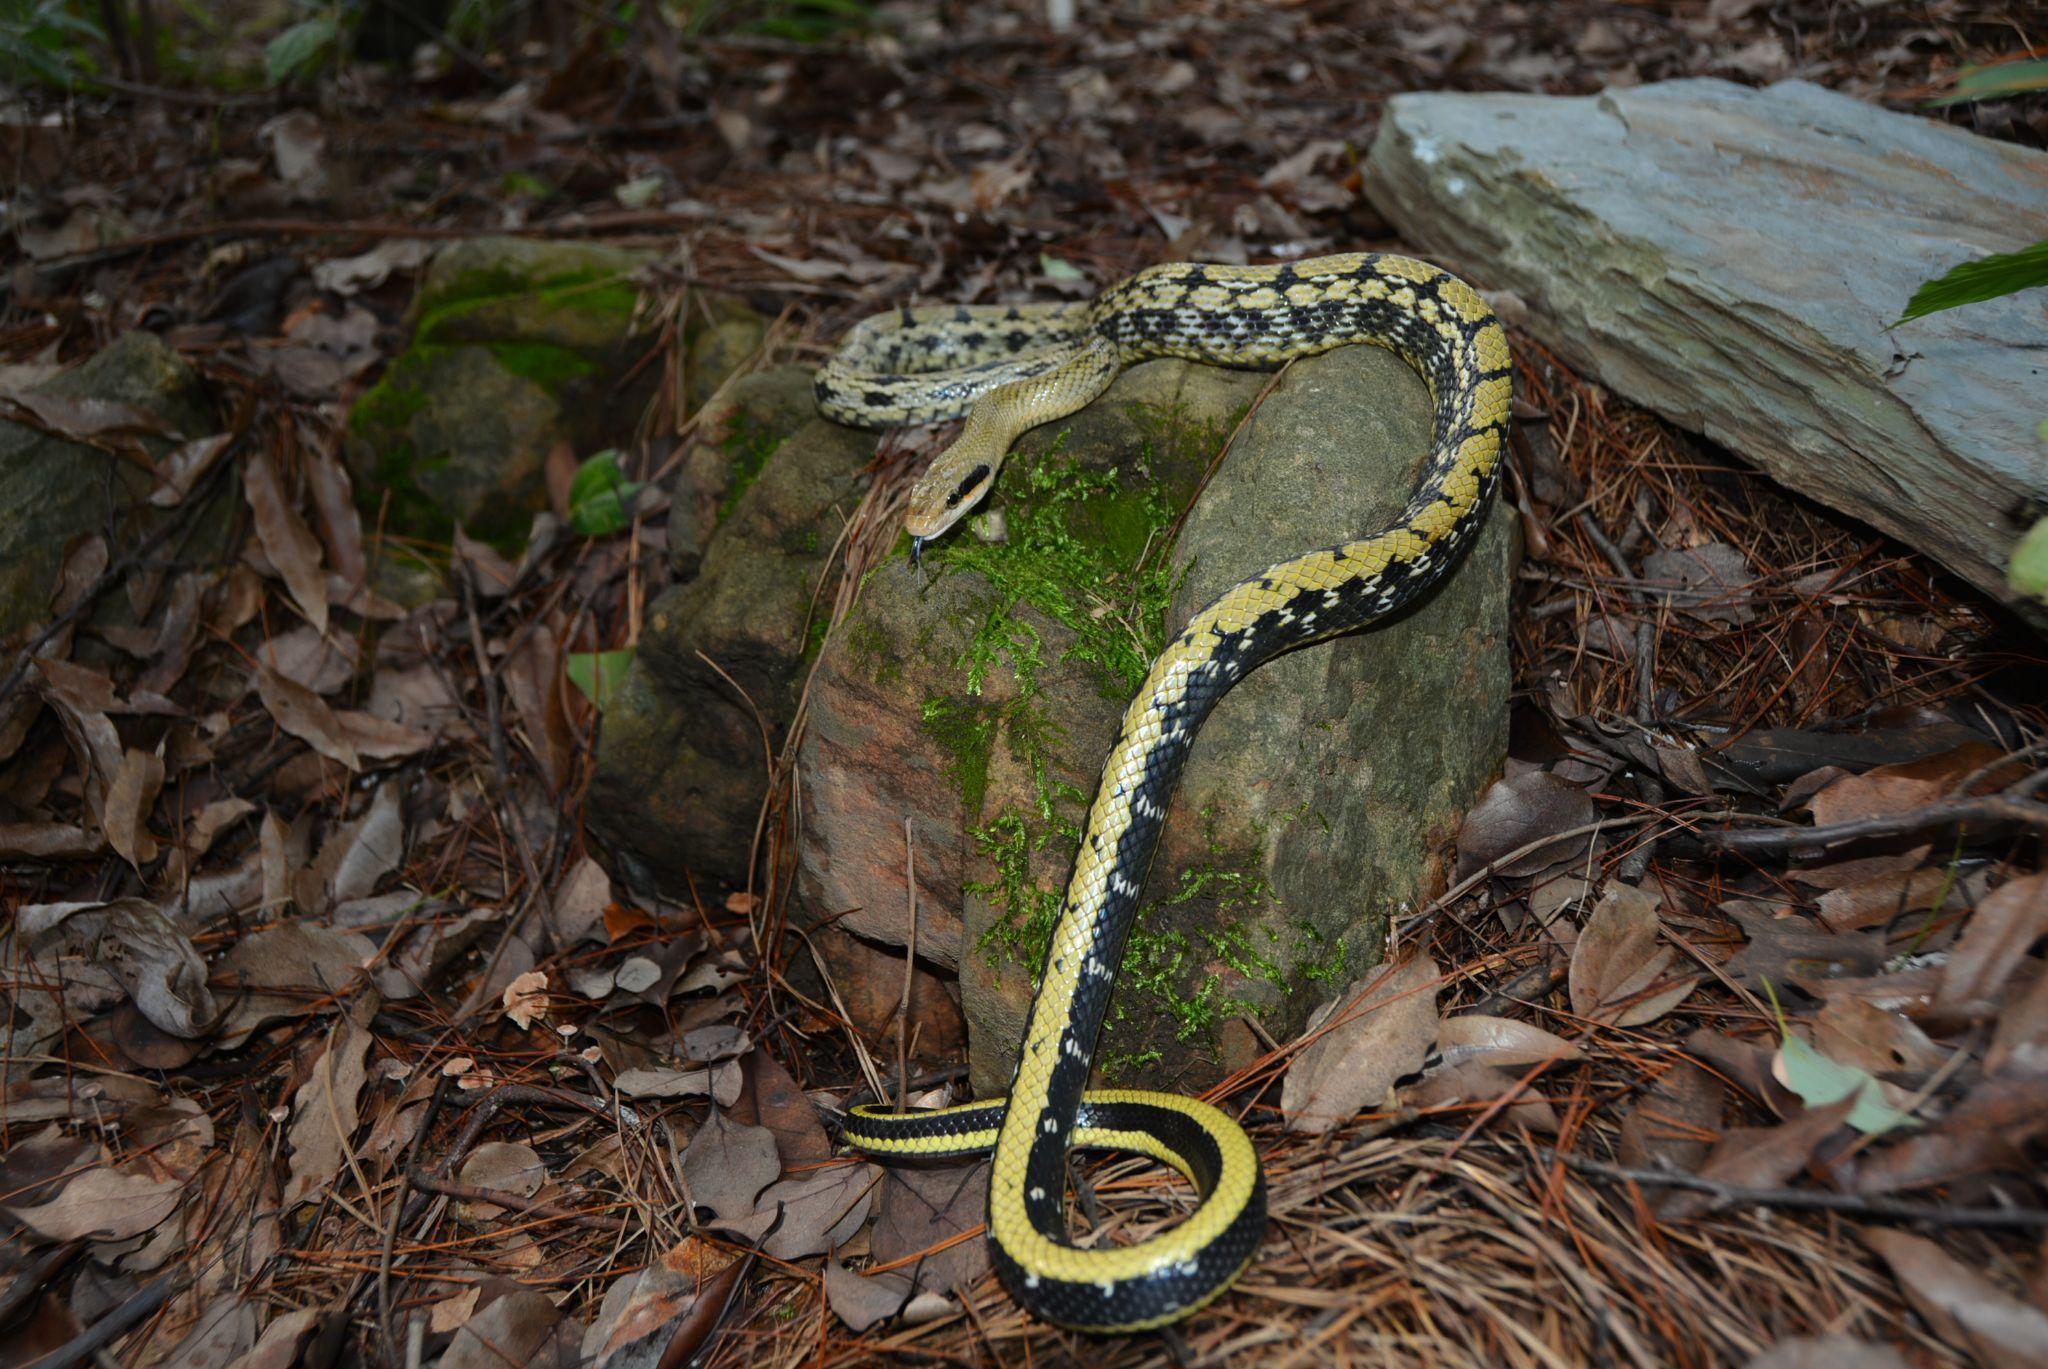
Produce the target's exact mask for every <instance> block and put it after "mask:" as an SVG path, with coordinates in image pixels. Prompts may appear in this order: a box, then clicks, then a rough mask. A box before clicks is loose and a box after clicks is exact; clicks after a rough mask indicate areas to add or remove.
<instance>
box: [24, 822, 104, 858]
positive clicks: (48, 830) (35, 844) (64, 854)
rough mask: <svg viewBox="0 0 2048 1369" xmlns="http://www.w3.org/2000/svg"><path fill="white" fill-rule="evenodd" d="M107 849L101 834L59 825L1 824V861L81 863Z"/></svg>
mask: <svg viewBox="0 0 2048 1369" xmlns="http://www.w3.org/2000/svg"><path fill="white" fill-rule="evenodd" d="M106 849H107V838H106V834H105V833H103V832H88V831H86V830H85V829H84V828H81V827H72V826H70V825H68V824H66V823H61V822H9V823H0V859H5V860H50V861H57V860H84V859H86V858H88V857H90V856H96V855H98V854H99V853H100V852H102V851H104V850H106Z"/></svg>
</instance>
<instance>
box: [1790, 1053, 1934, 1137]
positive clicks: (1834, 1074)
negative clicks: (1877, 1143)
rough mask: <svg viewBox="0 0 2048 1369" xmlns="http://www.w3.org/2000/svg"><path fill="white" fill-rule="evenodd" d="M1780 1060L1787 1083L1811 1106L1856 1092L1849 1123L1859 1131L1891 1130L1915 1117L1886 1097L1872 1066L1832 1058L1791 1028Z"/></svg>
mask: <svg viewBox="0 0 2048 1369" xmlns="http://www.w3.org/2000/svg"><path fill="white" fill-rule="evenodd" d="M1778 1063H1779V1064H1780V1066H1781V1067H1782V1068H1783V1073H1784V1079H1785V1087H1786V1088H1788V1089H1791V1090H1792V1092H1794V1093H1796V1094H1798V1095H1799V1097H1800V1099H1801V1100H1802V1101H1803V1102H1805V1104H1806V1106H1808V1107H1810V1108H1824V1107H1826V1106H1827V1105H1828V1104H1830V1103H1839V1102H1841V1101H1842V1100H1843V1099H1844V1098H1848V1097H1851V1096H1854V1097H1855V1099H1856V1106H1855V1107H1853V1108H1851V1109H1850V1110H1849V1125H1850V1126H1852V1127H1854V1128H1856V1130H1858V1131H1863V1132H1880V1131H1890V1130H1891V1129H1892V1128H1894V1127H1902V1126H1907V1125H1909V1124H1910V1123H1911V1122H1912V1120H1913V1119H1912V1117H1911V1116H1910V1115H1909V1114H1907V1113H1904V1112H1901V1111H1899V1109H1897V1108H1895V1107H1893V1106H1892V1105H1891V1104H1890V1103H1887V1102H1886V1101H1885V1100H1884V1089H1883V1088H1882V1087H1881V1086H1879V1084H1878V1082H1877V1078H1876V1076H1874V1075H1872V1074H1871V1073H1870V1072H1869V1071H1868V1070H1860V1069H1858V1068H1856V1067H1855V1066H1854V1065H1844V1064H1842V1063H1841V1062H1840V1061H1837V1060H1830V1059H1829V1058H1828V1057H1827V1056H1825V1055H1822V1054H1821V1053H1820V1052H1819V1051H1817V1050H1815V1049H1814V1048H1813V1047H1812V1046H1809V1045H1808V1044H1807V1043H1806V1042H1805V1041H1802V1040H1801V1039H1800V1038H1798V1037H1797V1036H1794V1035H1792V1034H1791V1033H1790V1032H1787V1033H1786V1034H1785V1038H1784V1044H1783V1045H1782V1046H1780V1047H1779V1048H1778Z"/></svg>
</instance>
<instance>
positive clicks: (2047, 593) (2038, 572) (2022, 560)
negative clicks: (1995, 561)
mask: <svg viewBox="0 0 2048 1369" xmlns="http://www.w3.org/2000/svg"><path fill="white" fill-rule="evenodd" d="M2005 582H2006V583H2007V584H2008V585H2011V586H2012V587H2013V592H2014V593H2016V594H2024V595H2026V596H2027V597H2028V598H2030V599H2039V600H2041V601H2042V602H2043V603H2048V518H2043V519H2041V520H2040V521H2039V522H2037V523H2035V524H2034V526H2033V527H2032V528H2030V529H2028V531H2027V535H2026V536H2025V537H2022V538H2021V539H2020V542H2019V545H2018V546H2016V547H2014V548H2013V549H2012V560H2010V561H2008V562H2007V563H2006V566H2005Z"/></svg>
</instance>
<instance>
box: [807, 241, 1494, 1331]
mask: <svg viewBox="0 0 2048 1369" xmlns="http://www.w3.org/2000/svg"><path fill="white" fill-rule="evenodd" d="M1351 343H1369V344H1372V345H1375V346H1380V347H1387V348H1390V349H1392V350H1393V351H1394V352H1396V353H1397V354H1398V355H1400V356H1401V357H1402V358H1403V359H1404V360H1405V361H1407V362H1408V364H1409V365H1410V366H1412V367H1414V368H1415V370H1416V371H1417V372H1418V373H1419V374H1420V375H1421V377H1422V379H1423V381H1424V382H1425V383H1426V384H1427V385H1428V387H1429V393H1430V399H1431V402H1432V404H1433V405H1434V407H1435V416H1436V433H1435V447H1434V450H1433V451H1432V452H1431V453H1430V455H1429V459H1428V461H1427V463H1426V465H1425V466H1424V468H1423V473H1422V478H1421V481H1420V483H1419V484H1418V485H1417V487H1416V490H1415V493H1414V494H1413V495H1412V496H1411V497H1410V498H1409V500H1408V504H1407V507H1406V508H1404V509H1403V510H1402V512H1401V515H1400V517H1399V518H1397V519H1396V520H1395V521H1394V523H1393V525H1392V526H1391V527H1388V528H1386V529H1385V530H1383V531H1380V532H1377V533H1374V534H1373V535H1371V536H1369V537H1365V538H1362V539H1361V540H1358V541H1355V542H1345V543H1342V544H1340V545H1338V546H1333V547H1325V548H1323V549H1321V550H1320V551H1312V552H1309V553H1307V554H1306V555H1303V556H1297V557H1295V558H1294V559H1293V560H1290V561H1283V562H1281V563H1280V564H1278V565H1276V566H1273V567H1271V568H1269V569H1268V570H1265V571H1263V572H1261V573H1260V574H1258V575H1254V576H1252V577H1251V578H1249V579H1247V580H1244V581H1242V582H1240V583H1238V584H1236V585H1233V586H1232V587H1231V588H1230V589H1228V590H1225V591H1224V592H1223V594H1222V595H1221V596H1220V597H1218V598H1217V599H1216V601H1215V602H1214V603H1212V604H1210V605H1209V606H1208V607H1207V608H1205V609H1203V610H1202V611H1201V612H1199V613H1197V614H1196V615H1195V616H1194V617H1193V618H1192V619H1191V620H1189V622H1188V625H1187V627H1186V629H1185V630H1184V631H1183V632H1182V633H1181V634H1180V635H1179V636H1178V637H1176V638H1175V639H1173V641H1172V642H1170V643H1169V644H1168V645H1167V647H1166V649H1165V650H1164V651H1162V652H1160V653H1159V657H1158V659H1157V660H1155V661H1154V662H1153V663H1152V667H1151V671H1150V673H1149V674H1148V675H1147V676H1146V678H1145V682H1144V684H1143V685H1142V686H1141V687H1140V688H1139V690H1138V694H1137V697H1136V698H1135V699H1133V700H1132V701H1131V704H1130V707H1129V709H1128V711H1127V712H1126V713H1125V714H1124V720H1123V728H1122V730H1121V731H1120V732H1119V733H1118V734H1117V739H1116V744H1115V745H1114V746H1113V747H1111V749H1110V752H1109V759H1108V760H1107V762H1106V763H1105V764H1104V766H1103V773H1102V782H1101V787H1100V789H1098V790H1097V791H1096V795H1095V802H1094V804H1093V806H1092V807H1091V808H1090V809H1089V812H1088V821H1087V826H1086V827H1085V828H1084V829H1083V833H1082V837H1081V845H1080V849H1079V851H1078V852H1077V854H1076V856H1075V859H1074V870H1073V874H1072V876H1071V878H1070V879H1069V881H1068V884H1067V891H1066V896H1065V900H1064V902H1063V903H1062V905H1061V909H1060V915H1059V921H1058V925H1057V926H1056V927H1055V929H1054V931H1053V936H1052V943H1051V948H1050V950H1049V951H1048V952H1047V956H1046V964H1045V975H1044V978H1043V979H1041V980H1040V982H1039V985H1038V995H1037V998H1036V999H1035V1000H1034V1001H1033V1004H1032V1008H1031V1014H1030V1017H1029V1018H1028V1021H1027V1025H1026V1027H1025V1030H1024V1041H1023V1045H1022V1048H1021V1050H1020V1052H1019V1059H1018V1062H1017V1073H1016V1077H1015V1079H1014V1080H1013V1082H1012V1084H1011V1088H1010V1095H1009V1097H1008V1098H1007V1099H996V1100H984V1101H981V1102H975V1103H969V1104H966V1105H964V1106H961V1107H953V1108H945V1109H940V1110H937V1111H928V1112H913V1113H893V1112H888V1111H885V1110H883V1109H881V1108H876V1107H858V1108H855V1109H853V1110H852V1111H851V1113H850V1114H849V1116H848V1118H847V1123H846V1139H847V1141H848V1143H849V1144H850V1145H851V1146H852V1147H853V1148H854V1149H856V1150H858V1151H861V1152H863V1153H865V1154H868V1155H871V1156H875V1157H877V1158H882V1159H887V1158H891V1157H899V1158H912V1157H915V1158H936V1157H944V1156H965V1155H974V1154H979V1153H983V1152H986V1151H989V1150H993V1151H994V1152H995V1161H994V1164H993V1166H992V1173H991V1179H990V1186H989V1201H988V1229H989V1244H990V1246H991V1249H992V1253H993V1257H994V1262H995V1266H996V1269H997V1272H998V1273H999V1274H1000V1275H1001V1277H1002V1280H1003V1283H1004V1284H1005V1286H1007V1287H1008V1288H1009V1290H1010V1292H1011V1293H1012V1294H1013V1295H1014V1296H1015V1297H1016V1298H1017V1300H1018V1301H1019V1302H1020V1303H1022V1304H1023V1305H1024V1306H1025V1307H1027V1308H1029V1309H1030V1310H1031V1311H1032V1312H1034V1313H1036V1314H1037V1315H1039V1316H1041V1317H1043V1318H1045V1319H1046V1320H1048V1321H1052V1322H1056V1323H1059V1324H1060V1325H1063V1326H1068V1327H1073V1328H1076V1329H1079V1330H1086V1331H1097V1332H1115V1331H1138V1330H1144V1329H1147V1328H1151V1327H1157V1326H1162V1325H1164V1324H1166V1323H1167V1322H1170V1321H1173V1320H1175V1319H1177V1318H1180V1317H1183V1316H1186V1315H1187V1314H1188V1313H1189V1312H1191V1311H1193V1310H1194V1309H1196V1308H1198V1307H1200V1306H1202V1305H1203V1304H1204V1303H1206V1302H1208V1301H1209V1300H1210V1299H1211V1298H1214V1297H1215V1296H1216V1295H1217V1294H1219V1293H1221V1292H1222V1291H1223V1290H1224V1289H1225V1288H1227V1287H1228V1286H1229V1285H1230V1283H1231V1281H1232V1280H1234V1279H1235V1278H1236V1277H1237V1275H1238V1273H1239V1272H1240V1271H1241V1270H1242V1269H1243V1268H1244V1266H1245V1264H1246V1263H1247V1262H1249V1261H1250V1259H1251V1258H1252V1256H1253V1254H1254V1253H1255V1252H1256V1250H1257V1249H1258V1245H1259V1240H1260V1237H1261V1235H1262V1234H1263V1232H1264V1230H1265V1223H1266V1199H1265V1180H1264V1177H1263V1175H1262V1174H1261V1172H1260V1169H1259V1160H1258V1155H1257V1153H1256V1152H1255V1151H1254V1150H1253V1148H1252V1145H1251V1141H1250V1139H1249V1138H1248V1137H1247V1136H1246V1135H1245V1133H1244V1130H1243V1128H1241V1127H1240V1126H1239V1125H1238V1124H1237V1122H1236V1121H1235V1120H1233V1119H1232V1118H1231V1117H1229V1116H1228V1115H1227V1114H1225V1113H1223V1112H1221V1111H1219V1110H1218V1109H1216V1108H1214V1107H1211V1106H1210V1105H1208V1104H1207V1103H1202V1102H1197V1101H1195V1100H1194V1099H1190V1098H1182V1097H1178V1096H1176V1095H1173V1094H1167V1093H1155V1092H1147V1091H1138V1090H1122V1089H1116V1090H1102V1089H1093V1090H1091V1089H1089V1088H1088V1087H1087V1083H1088V1070H1089V1063H1090V1061H1091V1059H1092V1058H1093V1056H1094V1051H1095V1038H1096V1035H1097V1033H1098V1031H1099V1029H1100V1028H1101V1026H1102V1019H1103V1013H1104V1011H1105V1010H1106V1009H1107V1007H1108V1005H1109V998H1110V989H1111V987H1112V985H1113V984H1114V983H1115V979H1116V974H1117V968H1118V966H1119V964H1120V963H1121V961H1122V957H1123V949H1124V940H1125V937H1126V936H1127V934H1128V933H1129V931H1130V928H1131V920H1132V917H1133V915H1134V914H1135V913H1136V911H1137V906H1138V895H1139V891H1140V889H1141V888H1142V887H1143V885H1144V883H1145V876H1146V873H1147V871H1148V870H1149V869H1150V866H1151V863H1152V853H1153V848H1154V846H1155V845H1156V844H1157V841H1158V836H1159V826H1160V823H1161V821H1162V820H1163V819H1164V817H1165V814H1166V805H1167V800H1168V798H1169V797H1170V796H1171V794H1172V792H1173V788H1174V785H1175V783H1176V782H1177V780H1178V779H1179V777H1180V770H1181V764H1182V762H1183V761H1184V760H1185V759H1186V758H1187V754H1188V749H1189V747H1190V745H1191V744H1192V743H1193V741H1194V737H1195V732H1196V729H1198V728H1199V727H1200V726H1201V724H1202V720H1203V719H1204V718H1206V717H1207V716H1208V714H1209V711H1210V710H1211V709H1212V708H1214V707H1215V706H1216V702H1217V701H1218V700H1219V699H1221V698H1222V697H1223V696H1224V695H1225V694H1226V693H1228V692H1229V691H1230V689H1231V687H1232V686H1233V685H1235V684H1236V683H1237V681H1238V680H1240V679H1242V678H1243V677H1244V675H1245V673H1246V672H1247V671H1249V670H1251V669H1252V668H1253V667H1254V666H1256V665H1258V664H1259V663H1260V662H1262V661H1265V660H1267V659H1269V658H1270V657H1272V656H1273V655H1275V654H1276V653H1278V652H1281V651H1285V650H1287V649H1289V648H1291V647H1296V646H1299V645H1301V644H1303V643H1305V642H1312V641H1316V640H1318V639H1320V638H1324V637H1330V636H1334V635H1336V634H1338V633H1342V632H1348V631H1351V630H1352V629H1354V628H1358V627H1362V626H1364V625H1365V624H1367V623H1370V622H1373V621H1374V620H1376V619H1379V618H1383V617H1385V616H1386V615H1387V614H1389V613H1392V612H1394V611H1395V610H1397V609H1399V608H1400V607H1401V606H1402V605H1404V604H1407V603H1408V602H1410V601H1411V600H1413V599H1414V598H1415V597H1416V596H1417V595H1419V594H1421V593H1422V592H1423V591H1425V590H1426V589H1428V588H1429V587H1430V586H1431V585H1432V584H1434V583H1435V582H1436V581H1437V580H1439V579H1441V578H1442V577H1443V575H1444V574H1445V573H1446V572H1447V571H1448V570H1449V569H1450V568H1451V566H1452V565H1453V564H1454V563H1455V562H1456V561H1457V559H1458V556H1459V554H1460V553H1461V552H1462V551H1463V550H1464V548H1465V546H1466V545H1467V544H1468V543H1469V542H1470V541H1471V539H1472V536H1473V534H1474V533H1475V532H1477V530H1478V528H1479V524H1480V522H1481V520H1482V519H1483V517H1484V515H1485V512H1486V508H1487V504H1488V501H1489V499H1490V497H1491V496H1492V493H1493V490H1494V487H1495V485H1496V484H1497V483H1498V473H1499V465H1500V458H1501V449H1502V444H1503V442H1504V441H1505V434H1506V427H1507V421H1508V405H1509V398H1510V393H1511V388H1512V382H1511V379H1510V374H1509V357H1508V342H1507V335H1506V334H1505V333H1504V332H1503V331H1502V329H1501V326H1500V323H1499V321H1498V320H1496V319H1495V318H1494V315H1493V311H1492V310H1491V309H1490V308H1489V307H1488V306H1487V304H1486V302H1485V301H1484V300H1483V299H1481V298H1480V296H1479V294H1478V292H1476V291H1475V290H1473V289H1472V287H1471V286H1469V285H1467V284H1465V283H1464V282H1463V281H1461V280H1459V279H1458V278H1457V277H1455V276H1452V275H1449V274H1448V273H1446V272H1444V271H1441V270H1439V269H1437V268H1436V267H1434V266H1430V265H1428V264H1427V263H1425V262H1419V261H1414V260H1411V259H1409V258H1406V257H1396V256H1383V255H1378V254H1373V253H1357V254H1350V255H1345V256H1332V257H1321V258H1317V259H1315V260H1311V261H1302V262H1296V263H1293V264H1291V265H1281V266H1201V265H1192V264H1176V265H1167V266H1155V267H1152V268H1150V269H1147V270H1144V271H1140V272H1138V273H1137V274H1135V275H1133V276H1131V277H1129V278H1128V279H1126V280H1124V281H1122V282H1120V283H1119V284H1117V285H1115V286H1113V287H1111V288H1110V289H1109V290H1107V291H1105V292H1104V293H1103V294H1102V295H1100V296H1099V297H1097V298H1096V299H1095V300H1094V301H1093V303H1091V304H1085V305H1076V304H1058V305H1014V306H1005V305H996V306H981V307H972V308H944V307H942V308H936V309H909V308H906V309H902V310H898V311H894V312H891V313H887V314H881V315H877V316H876V317H874V318H870V319H867V320H865V321H863V322H862V323H860V324H858V325H856V326H855V327H854V329H853V330H852V332H851V333H850V334H849V335H848V337H847V339H846V341H845V343H844V344H843V345H842V347H841V348H840V350H839V352H838V353H837V354H836V355H835V356H834V358H833V359H832V360H831V361H830V362H829V363H828V364H827V365H826V366H825V367H824V368H822V369H821V370H820V371H819V373H818V379H817V394H818V402H819V406H820V408H821V409H822V410H823V412H824V413H825V414H826V416H828V417H830V418H833V419H835V420H837V421H840V422H844V423H850V424H855V425H858V426H865V427H875V426H881V425H886V424H896V423H924V422H933V421H936V420H939V419H943V418H957V417H959V416H961V415H962V414H966V415H967V424H966V427H965V428H964V429H963V430H962V432H961V435H960V439H959V441H958V442H956V443H955V444H954V445H953V446H952V447H951V448H949V449H948V450H947V451H946V452H944V453H943V454H941V455H940V456H939V458H938V459H937V460H935V461H934V462H933V463H932V466H931V469H930V470H929V471H928V472H927V473H926V475H925V476H924V478H923V479H922V480H921V481H920V482H919V483H918V485H917V487H916V489H915V490H914V491H913V492H912V495H911V507H910V513H909V517H908V519H907V523H906V526H907V528H908V530H909V532H910V534H911V536H912V537H913V538H914V539H918V542H919V543H921V541H922V539H925V538H930V537H935V536H938V535H939V534H940V533H942V532H944V531H945V530H946V529H947V528H949V527H951V526H952V524H953V523H955V522H956V521H958V519H959V518H960V517H961V516H962V515H963V514H964V513H966V511H967V510H968V509H969V508H970V507H972V506H973V504H974V503H975V502H976V501H977V500H979V499H980V498H981V497H982V496H983V495H984V494H986V493H987V491H988V489H989V487H990V486H991V485H992V484H993V482H994V480H995V476H996V472H997V470H998V468H999V467H1000V466H1001V464H1002V460H1003V457H1004V456H1005V454H1006V453H1007V452H1008V450H1009V447H1010V443H1011V441H1012V440H1013V439H1014V438H1015V437H1016V436H1017V435H1018V434H1019V433H1022V432H1023V431H1025V430H1026V429H1028V428H1030V427H1033V426H1035V425H1037V424H1040V423H1044V422H1048V421H1050V420H1052V419H1056V418H1060V417H1063V416H1064V415H1066V414H1069V413H1072V412H1073V411H1074V410H1076V409H1078V408H1080V407H1081V406H1082V405H1084V404H1086V403H1088V402H1089V401H1090V400H1092V399H1094V398H1095V397H1096V396H1097V395H1099V394H1101V393H1102V391H1103V390H1104V389H1105V388H1106V387H1107V386H1108V384H1109V382H1110V381H1111V380H1112V379H1114V378H1115V376H1116V374H1117V372H1118V371H1119V370H1121V369H1122V368H1123V367H1124V366H1126V365H1128V364H1130V363H1131V362H1133V361H1138V360H1143V359H1145V358H1149V357H1161V356H1168V357H1184V358H1187V359H1189V360H1193V361H1203V362H1214V363H1218V364H1222V365H1227V366H1270V365H1274V364H1277V363H1279V362H1282V361H1285V360H1287V359H1289V358H1292V357H1299V356H1308V355H1311V354H1314V353H1317V352H1324V351H1328V350H1330V349H1331V348H1334V347H1341V346H1345V345H1348V344H1351ZM1070 1148H1087V1149H1107V1150H1123V1151H1134V1152H1136V1153H1138V1154H1141V1155H1147V1156H1151V1157H1152V1158H1154V1159H1156V1160H1159V1161H1162V1162H1164V1163H1166V1164H1168V1165H1171V1166H1172V1167H1174V1168H1175V1169H1177V1170H1179V1171H1180V1172H1181V1173H1182V1174H1183V1175H1184V1176H1186V1177H1187V1179H1188V1180H1189V1182H1191V1183H1192V1184H1193V1185H1194V1186H1195V1189H1196V1191H1197V1192H1198V1193H1199V1194H1200V1195H1201V1203H1200V1206H1199V1207H1198V1208H1197V1209H1196V1211H1195V1213H1194V1215H1193V1216H1191V1217H1189V1218H1188V1219H1187V1220H1185V1221H1183V1222H1181V1223H1179V1224H1178V1225H1176V1226H1173V1227H1171V1228H1169V1229H1168V1230H1166V1231H1164V1232H1162V1233H1161V1234H1159V1235H1157V1236H1154V1237H1151V1238H1150V1239H1147V1240H1145V1241H1142V1242H1139V1243H1138V1244H1135V1245H1129V1246H1100V1247H1094V1248H1081V1247H1077V1246H1075V1245H1073V1244H1072V1243H1071V1242H1070V1240H1069V1238H1068V1234H1067V1226H1066V1212H1065V1194H1066V1183H1067V1170H1066V1157H1067V1151H1068V1150H1069V1149H1070Z"/></svg>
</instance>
